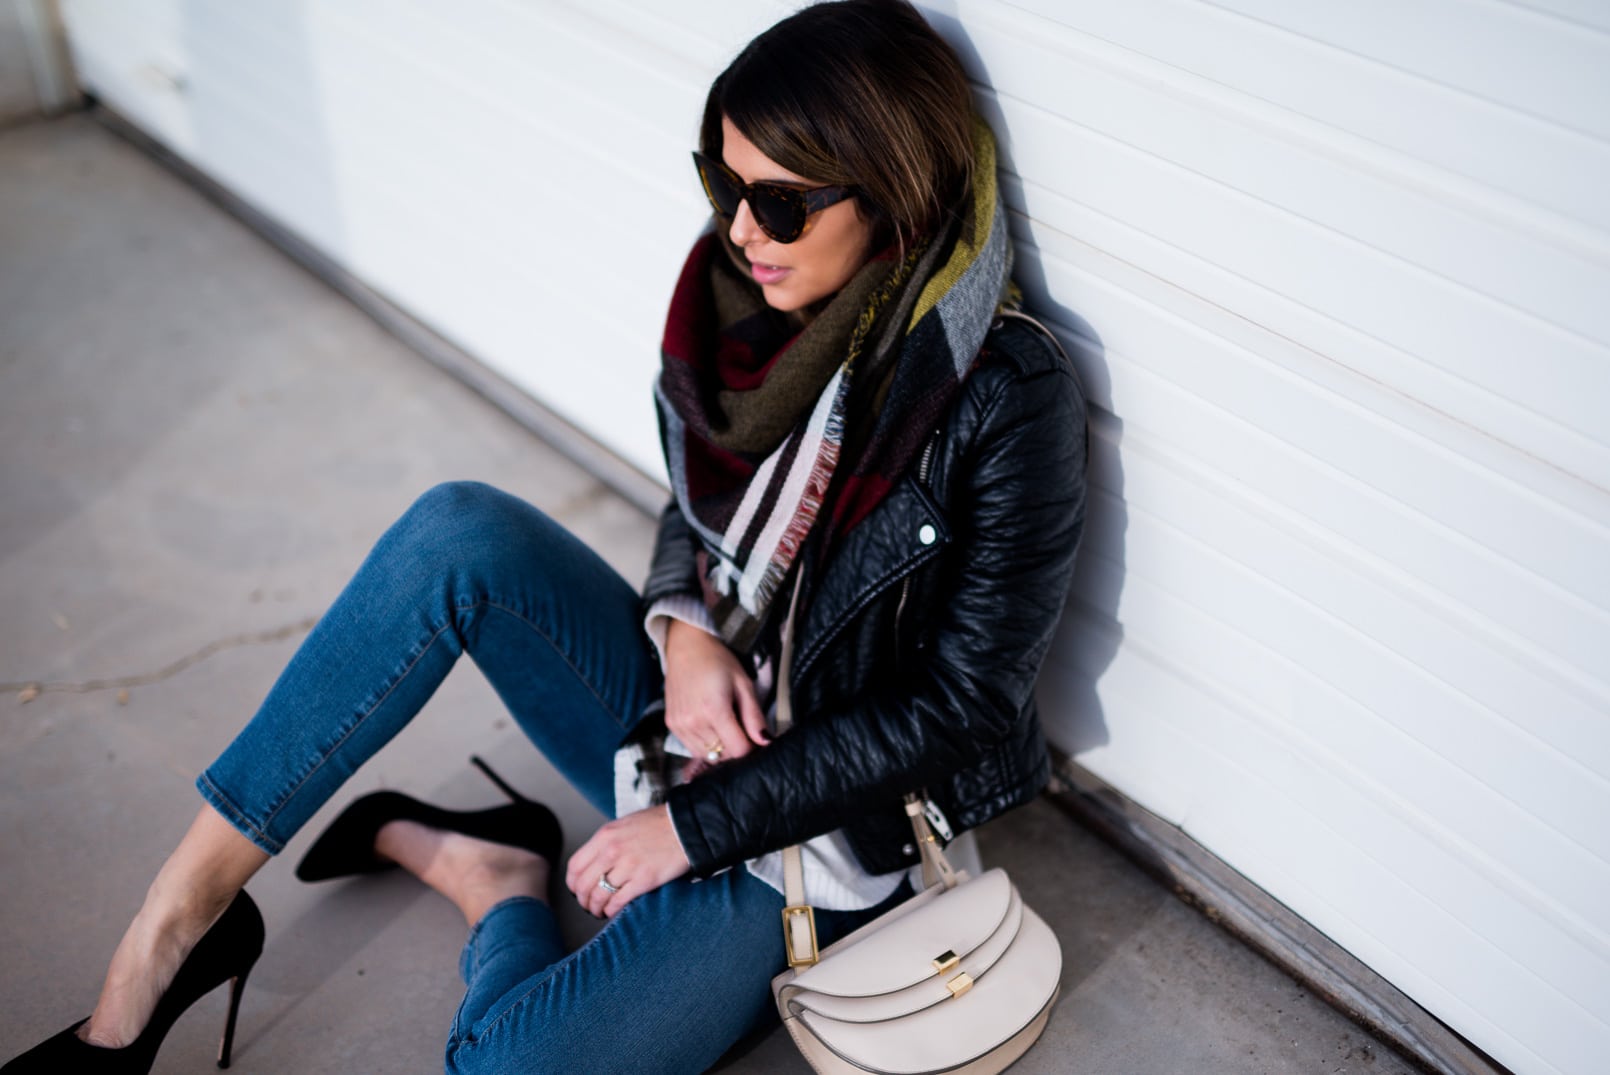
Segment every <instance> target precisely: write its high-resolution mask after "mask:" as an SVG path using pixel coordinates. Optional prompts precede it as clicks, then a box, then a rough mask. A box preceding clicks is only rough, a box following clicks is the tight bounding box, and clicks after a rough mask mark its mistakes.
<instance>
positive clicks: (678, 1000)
mask: <svg viewBox="0 0 1610 1075" xmlns="http://www.w3.org/2000/svg"><path fill="white" fill-rule="evenodd" d="M910 894H911V891H910V889H909V888H908V887H906V886H905V885H902V886H901V887H900V889H898V890H897V891H896V893H895V895H894V896H892V897H891V898H890V899H889V900H887V901H885V903H884V904H882V905H880V906H878V907H874V908H870V909H868V910H865V911H817V912H816V925H817V935H818V937H819V939H820V942H821V944H822V945H823V946H824V947H825V946H826V945H827V944H829V943H831V942H832V941H834V940H836V939H838V938H839V937H842V936H844V935H845V934H846V933H848V932H850V931H851V930H852V929H855V928H856V927H858V926H860V925H861V924H862V923H864V922H867V921H870V920H871V919H872V918H873V917H875V916H876V915H878V914H881V913H882V912H883V911H885V910H887V909H889V908H891V907H893V906H894V905H895V904H897V903H899V902H900V901H901V900H903V899H905V898H906V897H908V896H910ZM782 909H783V897H782V895H781V894H780V893H778V892H777V891H776V890H775V889H773V888H771V887H770V886H768V885H766V884H765V883H764V882H762V881H759V880H756V879H755V878H754V877H753V876H751V875H750V874H749V873H748V872H747V871H746V870H744V869H743V868H742V867H737V868H735V869H731V870H728V871H726V872H725V873H721V874H718V875H716V876H715V877H712V878H709V879H708V880H704V881H692V880H689V879H687V878H683V879H681V880H678V881H673V882H672V883H670V884H668V885H664V886H662V887H660V888H658V889H655V890H654V891H653V892H649V893H647V894H645V895H643V896H640V897H638V898H637V899H636V900H633V901H632V902H631V903H629V904H627V905H626V907H625V909H624V910H622V911H621V913H620V914H618V915H616V916H615V918H614V919H612V920H611V921H610V923H609V925H607V926H606V927H605V928H604V929H603V930H602V931H601V932H600V933H599V934H598V935H597V936H596V937H594V938H593V939H592V940H591V941H590V942H588V943H587V944H586V945H585V946H584V947H582V948H580V949H578V950H577V951H575V952H573V953H571V954H570V955H569V956H564V957H563V958H561V956H562V952H563V949H562V947H561V946H560V942H559V939H558V935H557V933H556V932H555V931H553V930H552V916H551V915H549V914H548V913H547V910H548V909H547V908H546V907H544V906H543V905H542V904H540V903H537V902H536V901H533V900H528V899H511V900H507V901H505V902H503V903H501V904H498V905H497V906H496V907H493V908H492V909H491V910H490V911H489V912H487V914H486V916H485V917H484V918H483V919H482V920H481V921H480V923H478V924H477V925H476V926H475V928H474V929H473V930H472V931H471V933H470V938H469V941H468V942H467V943H466V944H465V946H464V954H463V957H462V958H461V960H460V970H461V972H462V973H463V975H464V980H465V982H466V984H467V985H468V987H469V989H468V992H467V993H466V994H465V997H464V1002H463V1004H462V1005H461V1006H460V1008H459V1012H458V1015H457V1016H456V1017H455V1018H454V1021H453V1029H452V1033H451V1034H450V1035H449V1037H448V1043H447V1071H448V1073H449V1075H503V1073H512V1072H527V1071H589V1072H591V1071H597V1072H613V1071H630V1072H634V1073H637V1072H643V1073H654V1072H697V1071H703V1070H705V1069H706V1068H708V1067H709V1066H710V1065H711V1064H713V1063H715V1061H716V1060H718V1059H719V1058H720V1057H721V1056H722V1054H723V1053H725V1052H726V1051H727V1050H728V1049H729V1048H730V1047H731V1046H732V1044H733V1043H734V1042H736V1041H737V1040H738V1039H739V1038H741V1037H743V1035H744V1034H745V1033H747V1032H748V1031H749V1029H750V1028H751V1027H753V1026H754V1025H755V1024H756V1023H757V1021H759V1020H761V1019H764V1018H768V1017H769V1016H768V1012H769V1010H770V1007H771V990H770V983H771V979H772V977H773V976H774V975H775V974H777V972H778V971H780V970H782V969H783V967H784V966H786V965H787V959H786V957H785V956H784V953H783V941H782V936H783V934H782Z"/></svg>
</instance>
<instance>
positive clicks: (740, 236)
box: [727, 198, 766, 246]
mask: <svg viewBox="0 0 1610 1075" xmlns="http://www.w3.org/2000/svg"><path fill="white" fill-rule="evenodd" d="M727 235H728V237H729V238H731V239H732V242H733V245H734V246H748V245H749V244H750V243H753V242H755V241H757V240H759V239H763V238H765V236H766V233H765V232H763V231H761V230H760V225H759V224H756V223H755V214H754V213H751V212H750V211H749V199H748V198H745V199H744V200H743V201H741V202H739V203H738V211H737V212H735V213H733V214H732V227H731V228H729V229H728V230H727Z"/></svg>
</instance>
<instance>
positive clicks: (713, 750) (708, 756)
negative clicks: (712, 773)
mask: <svg viewBox="0 0 1610 1075" xmlns="http://www.w3.org/2000/svg"><path fill="white" fill-rule="evenodd" d="M725 749H727V748H726V747H724V746H722V745H721V740H719V739H717V740H716V741H715V742H714V743H710V744H708V745H706V746H705V748H704V760H705V761H706V762H708V763H710V764H711V765H714V764H715V763H716V762H718V761H720V760H721V752H722V751H723V750H725Z"/></svg>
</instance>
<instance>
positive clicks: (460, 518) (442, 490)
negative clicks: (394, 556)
mask: <svg viewBox="0 0 1610 1075" xmlns="http://www.w3.org/2000/svg"><path fill="white" fill-rule="evenodd" d="M546 524H547V517H546V516H544V515H543V514H542V513H541V512H540V511H538V510H537V509H536V508H534V507H532V506H531V505H530V504H527V503H526V502H525V501H523V500H521V499H520V498H519V497H516V496H512V495H510V494H508V493H505V492H504V491H503V490H501V489H498V488H496V487H494V486H491V485H487V484H486V483H485V482H476V481H453V482H442V483H441V484H439V485H435V486H432V487H431V488H429V489H427V490H425V492H423V493H421V494H420V496H419V498H418V499H417V500H415V501H414V503H413V504H412V505H411V506H410V507H409V508H408V510H407V511H406V512H404V513H403V515H402V518H400V519H398V520H397V523H396V525H395V526H394V527H393V528H392V535H391V536H392V539H393V540H395V541H398V542H401V543H403V544H404V545H406V546H409V547H410V548H412V549H413V550H415V551H416V552H417V553H419V554H420V555H422V556H425V557H428V558H429V559H431V560H433V561H435V562H437V563H446V564H453V565H455V566H465V565H467V564H469V563H472V562H475V561H479V560H482V559H484V558H486V557H489V556H491V557H497V556H499V555H501V554H506V553H507V552H508V551H509V550H511V549H514V548H517V547H527V546H529V544H530V543H531V542H532V541H533V540H540V539H539V538H538V536H537V535H538V532H539V531H540V530H541V529H542V527H543V526H544V525H546Z"/></svg>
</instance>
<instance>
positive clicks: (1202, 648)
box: [62, 0, 1610, 1072]
mask: <svg viewBox="0 0 1610 1075" xmlns="http://www.w3.org/2000/svg"><path fill="white" fill-rule="evenodd" d="M62 6H63V10H64V14H65V17H66V21H67V24H68V27H69V32H70V34H71V39H72V46H73V51H74V56H75V59H76V61H77V63H78V65H79V69H80V72H81V75H82V78H83V80H84V82H85V83H86V84H87V86H88V87H89V88H90V89H92V90H94V91H95V92H96V93H98V94H99V95H101V96H102V97H103V98H104V99H105V100H106V101H107V102H109V103H110V104H112V105H113V106H114V107H116V108H117V109H119V110H120V111H122V112H123V113H124V114H126V115H128V116H130V117H131V118H133V119H134V120H136V121H137V122H139V123H140V124H141V125H142V126H144V127H145V128H146V129H147V130H149V131H150V132H151V133H152V134H154V135H156V136H157V137H158V138H160V139H161V140H162V141H164V142H166V143H167V144H168V145H170V146H171V147H173V148H174V149H175V150H177V151H178V152H179V153H181V154H182V155H184V156H185V157H186V158H188V159H189V160H191V161H192V162H194V163H195V164H197V165H198V166H200V167H201V168H203V169H204V170H206V171H207V172H209V173H210V174H211V175H213V176H214V177H216V178H217V179H219V180H220V181H222V182H223V183H225V184H226V185H227V186H229V187H230V188H232V189H233V190H234V191H236V192H237V193H239V194H240V195H242V196H244V197H245V198H247V199H249V200H250V201H251V202H253V203H254V204H255V205H257V206H258V207H259V208H261V209H263V210H264V211H266V212H267V213H269V214H270V215H272V216H273V217H275V218H277V219H278V220H280V221H281V222H283V223H284V224H286V225H288V226H289V227H291V228H292V229H294V230H295V231H296V232H298V233H299V234H300V235H302V236H303V237H304V238H306V239H308V240H309V241H311V242H313V243H314V244H316V245H317V246H319V247H321V248H322V249H323V250H324V251H325V252H327V253H329V254H330V255H331V256H333V257H334V258H336V259H337V260H338V261H339V262H340V263H342V264H343V265H344V266H346V267H347V268H348V269H350V270H351V271H352V272H354V273H356V274H357V275H358V276H359V277H360V278H362V279H363V280H364V281H365V282H367V283H368V284H369V285H370V286H372V287H374V288H376V289H378V290H380V291H381V292H383V293H385V294H386V295H388V296H389V297H390V298H392V299H393V300H394V301H396V302H397V303H399V304H400V305H402V306H404V307H406V308H407V309H409V310H410V311H411V312H413V313H414V314H415V315H416V316H418V317H419V318H420V319H422V320H424V321H425V322H427V323H429V324H430V325H432V326H433V327H435V328H436V329H437V330H438V331H439V332H441V333H442V334H443V335H445V336H447V337H449V338H451V339H453V340H454V341H456V342H457V343H458V344H460V345H461V346H462V347H464V348H465V349H466V350H468V351H470V352H471V353H473V354H475V355H476V356H478V357H479V358H480V359H481V360H483V361H484V362H486V363H487V364H488V365H489V366H491V367H492V368H494V369H496V370H498V371H499V372H501V373H502V374H504V375H505V376H506V377H508V378H510V379H512V380H514V381H515V382H517V383H518V384H520V385H521V386H523V387H525V388H526V389H528V390H529V391H530V392H531V393H532V394H533V395H535V396H536V397H538V398H539V399H541V400H542V401H543V402H545V403H547V404H548V405H549V406H551V407H553V408H554V409H555V410H558V411H559V412H561V413H562V414H564V415H566V416H567V417H569V418H570V419H571V420H572V421H574V422H575V423H576V424H578V425H579V426H581V427H582V428H584V429H586V430H587V431H589V432H590V433H591V434H592V435H593V436H595V437H597V438H598V439H599V440H600V441H602V442H604V443H605V444H607V445H609V446H610V447H612V448H613V449H614V450H615V451H617V452H618V453H619V454H621V455H622V456H623V457H624V458H626V459H627V460H629V461H631V462H632V463H634V464H636V465H637V466H639V467H641V468H642V469H643V470H645V471H646V472H648V473H651V474H659V473H660V472H661V471H660V464H659V461H658V451H657V446H656V439H655V434H654V421H653V413H652V409H651V407H650V403H649V394H648V385H649V382H650V378H651V377H652V375H653V371H654V369H655V366H656V362H657V344H658V338H659V330H660V323H661V318H662V316H663V312H664V306H665V302H666V299H667V297H668V293H669V288H670V284H671V281H672V280H673V279H674V277H675V274H676V272H677V269H678V268H679V266H680V262H681V258H682V255H683V252H684V251H685V249H686V247H687V245H688V243H689V242H690V241H691V239H692V237H693V235H694V234H695V233H696V232H697V230H698V229H699V228H700V227H701V225H702V223H703V217H704V210H703V203H702V199H701V196H700V194H699V192H698V190H697V188H696V186H695V185H694V182H693V180H692V178H691V176H690V174H689V167H688V163H687V150H688V148H689V147H690V145H691V143H692V141H693V137H694V133H695V130H696V122H697V115H698V111H699V107H700V104H701V102H702V99H703V92H704V88H705V86H706V85H707V84H708V82H709V79H710V78H711V77H712V76H713V75H714V73H715V72H716V71H717V70H718V69H719V68H720V66H721V65H722V64H723V63H724V62H725V61H726V59H727V58H729V57H730V55H731V54H732V52H733V51H734V50H735V49H736V48H737V47H738V46H739V45H740V44H741V43H742V42H743V41H744V40H746V39H747V38H748V37H749V36H751V35H752V34H753V33H754V32H755V31H756V30H758V29H759V28H760V27H762V26H764V25H766V24H767V23H769V22H770V21H771V20H772V19H773V18H774V17H775V16H776V15H777V14H778V13H779V12H781V11H783V10H786V7H784V6H779V5H775V4H755V3H745V2H741V0H696V2H689V3H681V4H677V5H674V6H672V5H659V4H651V3H649V2H648V0H637V2H627V0H602V2H600V0H592V2H583V0H569V2H560V0H548V2H539V0H461V2H459V3H455V4H452V5H443V4H427V3H424V2H422V0H408V2H398V0H391V2H384V3H383V2H381V0H320V2H317V3H315V2H312V0H302V2H292V0H280V2H278V3H260V4H239V3H230V2H227V0H63V4H62ZM927 10H928V11H929V12H930V14H931V15H932V17H933V18H934V21H935V22H936V24H937V25H939V26H940V28H941V30H942V31H943V32H944V33H945V34H946V35H947V37H949V38H950V39H951V40H952V41H953V42H955V43H956V44H957V45H958V46H959V47H960V49H961V50H962V53H963V55H964V58H965V59H966V61H967V63H968V65H969V68H970V70H971V71H972V73H973V74H974V76H975V78H976V79H977V81H978V83H979V94H978V96H979V101H980V104H981V106H982V108H983V109H984V111H985V114H986V115H988V116H989V118H990V119H991V120H992V121H993V122H994V123H995V124H996V126H997V130H998V131H999V132H1000V134H1001V136H1002V142H1003V146H1004V149H1005V156H1006V160H1007V163H1008V166H1009V170H1010V173H1011V174H1010V176H1009V178H1008V181H1007V193H1008V197H1009V199H1010V200H1011V202H1012V205H1013V207H1014V208H1015V209H1016V210H1017V213H1016V215H1015V219H1014V221H1013V228H1014V231H1015V233H1016V236H1017V238H1018V242H1019V256H1020V267H1021V271H1020V274H1019V275H1020V279H1021V280H1022V282H1023V283H1024V284H1025V286H1026V287H1027V289H1028V292H1029V294H1030V296H1031V299H1032V302H1033V305H1034V307H1035V308H1036V309H1037V311H1038V312H1040V313H1042V314H1044V315H1045V316H1047V317H1048V318H1049V319H1050V320H1051V321H1052V322H1053V324H1054V325H1055V326H1056V327H1057V328H1058V329H1059V330H1060V331H1061V334H1062V335H1063V337H1064V339H1065V340H1066V341H1067V342H1068V343H1069V345H1070V346H1071V347H1072V348H1073V349H1074V350H1075V351H1076V352H1077V355H1076V357H1077V359H1078V361H1079V362H1080V364H1081V366H1082V369H1083V373H1084V376H1085V381H1086V384H1087V386H1088V387H1089V389H1090V391H1091V394H1092V396H1093V397H1094V400H1095V403H1096V406H1097V412H1096V431H1097V442H1096V447H1097V451H1096V458H1095V461H1094V462H1095V481H1096V491H1095V493H1094V498H1093V501H1092V506H1091V531H1090V534H1089V538H1088V540H1087V545H1086V549H1085V553H1084V557H1083V560H1082V561H1081V568H1080V576H1079V583H1078V587H1077V595H1076V599H1075V601H1074V603H1073V605H1072V607H1071V609H1070V615H1069V617H1068V618H1067V621H1066V624H1065V628H1064V631H1063V637H1062V638H1061V640H1060V642H1059V645H1058V647H1057V649H1056V651H1055V652H1054V653H1053V656H1052V660H1051V664H1050V665H1049V667H1048V669H1047V674H1046V677H1045V680H1044V684H1043V696H1044V700H1045V703H1046V706H1047V711H1048V714H1049V715H1050V719H1051V723H1052V731H1053V738H1055V739H1056V740H1057V741H1058V743H1059V744H1060V745H1061V746H1062V747H1064V748H1065V749H1067V750H1068V751H1070V752H1072V753H1074V754H1075V755H1076V757H1077V758H1078V760H1079V761H1080V762H1081V763H1083V764H1084V765H1085V766H1087V767H1088V768H1090V769H1092V770H1094V771H1095V772H1096V773H1097V774H1098V775H1100V776H1102V777H1103V778H1105V779H1106V780H1108V781H1109V782H1111V783H1112V784H1114V785H1116V786H1117V787H1119V788H1120V789H1121V790H1123V791H1125V792H1126V793H1128V794H1129V795H1130V796H1132V797H1133V798H1134V799H1136V800H1137V801H1139V802H1140V803H1142V804H1143V805H1145V806H1147V807H1149V808H1151V809H1152V810H1154V811H1156V812H1158V813H1160V814H1162V815H1163V816H1164V817H1166V818H1168V819H1169V820H1171V821H1173V822H1174V823H1176V824H1178V825H1180V826H1182V827H1183V828H1184V829H1185V830H1186V831H1187V832H1188V833H1190V834H1191V835H1192V836H1193V837H1195V838H1196V839H1197V840H1199V841H1201V842H1202V843H1203V844H1204V845H1206V846H1207V847H1208V848H1209V849H1211V850H1212V851H1214V852H1215V853H1216V854H1218V855H1219V856H1220V857H1222V858H1224V859H1225V860H1226V861H1228V862H1229V863H1231V864H1232V865H1234V866H1235V867H1236V868H1237V869H1239V870H1240V871H1242V872H1243V873H1244V874H1246V875H1247V876H1248V877H1250V878H1251V879H1253V880H1254V881H1255V882H1257V883H1258V884H1259V885H1261V886H1262V887H1264V888H1265V889H1266V890H1268V891H1269V892H1270V893H1272V894H1273V895H1275V896H1276V897H1278V898H1279V899H1280V900H1282V901H1283V902H1285V903H1286V904H1287V905H1289V906H1290V907H1292V908H1293V909H1294V910H1296V911H1297V912H1298V913H1299V914H1301V915H1303V916H1304V917H1305V918H1307V919H1308V920H1309V921H1311V922H1313V923H1314V924H1315V925H1316V926H1318V927H1319V928H1320V929H1322V930H1324V931H1325V932H1326V933H1328V934H1329V935H1330V936H1331V937H1333V938H1335V939H1336V940H1337V941H1338V942H1340V943H1341V944H1343V945H1344V946H1346V947H1347V948H1348V949H1350V950H1351V951H1353V952H1354V953H1355V954H1357V955H1358V956H1359V957H1360V958H1362V959H1363V960H1364V961H1365V962H1367V963H1368V964H1370V965H1371V966H1372V967H1374V968H1375V969H1376V970H1377V971H1379V972H1380V973H1382V974H1383V975H1385V976H1386V977H1387V978H1388V979H1390V980H1391V981H1392V982H1394V983H1395V984H1397V985H1398V986H1399V987H1400V988H1402V989H1403V990H1404V991H1406V992H1407V993H1409V994H1410V995H1411V996H1413V997H1414V998H1415V999H1417V1000H1418V1001H1420V1002H1421V1003H1422V1004H1424V1005H1425V1006H1426V1007H1428V1008H1429V1009H1430V1010H1432V1011H1433V1012H1435V1013H1436V1014H1437V1015H1439V1016H1440V1017H1442V1018H1443V1019H1445V1020H1446V1021H1447V1022H1449V1023H1450V1024H1452V1025H1453V1026H1454V1027H1455V1028H1456V1029H1458V1030H1459V1031H1461V1032H1462V1033H1464V1034H1465V1035H1467V1036H1468V1037H1470V1038H1471V1039H1473V1040H1474V1041H1475V1042H1476V1043H1477V1044H1478V1045H1480V1046H1481V1047H1482V1048H1484V1049H1486V1050H1488V1051H1489V1052H1491V1053H1492V1054H1493V1055H1494V1056H1496V1057H1497V1058H1498V1059H1499V1060H1500V1061H1502V1062H1504V1063H1505V1064H1507V1065H1509V1066H1510V1067H1512V1068H1514V1069H1516V1070H1517V1071H1522V1072H1556V1071H1557V1072H1589V1071H1594V1070H1597V1069H1599V1067H1600V1065H1601V1064H1602V1062H1603V1058H1604V1057H1606V1056H1610V1027H1607V1021H1610V825H1607V824H1606V819H1607V818H1610V677H1607V674H1606V666H1607V664H1610V662H1607V660H1606V656H1607V654H1610V541H1607V538H1610V491H1607V490H1610V434H1607V423H1606V421H1605V414H1606V411H1607V407H1610V198H1607V197H1606V191H1610V9H1606V8H1605V7H1604V5H1603V4H1600V3H1596V2H1595V0H1529V2H1525V3H1522V2H1519V0H1517V2H1513V3H1505V2H1501V0H1484V2H1481V3H1476V2H1469V0H1467V2H1459V0H1354V2H1352V3H1349V4H1345V5H1344V4H1335V3H1324V2H1320V0H1295V2H1294V0H1220V2H1217V3H1206V2H1195V0H1178V2H1174V0H1129V2H1126V3H1123V4H1113V3H1109V2H1106V0H1017V2H1015V3H1005V2H1002V0H977V2H973V0H957V2H955V3H943V4H941V3H935V4H932V5H930V6H929V7H928V8H927ZM672 12H674V14H673V13H672Z"/></svg>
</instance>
